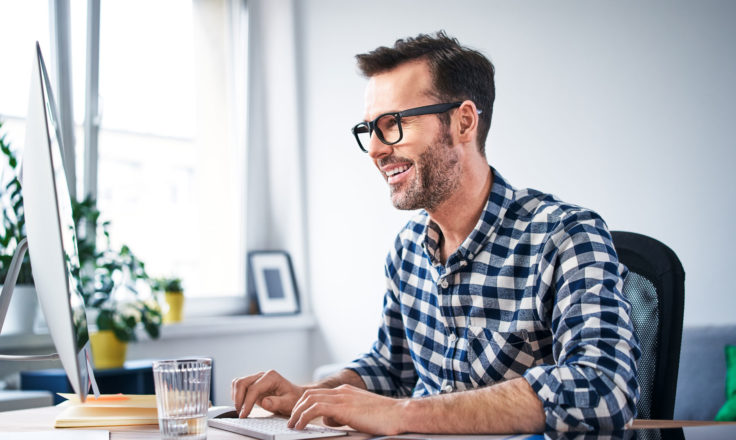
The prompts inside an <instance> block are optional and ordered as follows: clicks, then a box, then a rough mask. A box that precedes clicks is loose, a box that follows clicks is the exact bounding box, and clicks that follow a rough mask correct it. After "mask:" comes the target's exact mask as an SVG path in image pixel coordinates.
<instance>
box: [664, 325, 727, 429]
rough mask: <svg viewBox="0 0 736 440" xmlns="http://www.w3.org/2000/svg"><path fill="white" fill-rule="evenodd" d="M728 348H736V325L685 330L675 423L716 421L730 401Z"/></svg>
mask: <svg viewBox="0 0 736 440" xmlns="http://www.w3.org/2000/svg"><path fill="white" fill-rule="evenodd" d="M726 345H736V324H732V325H717V326H687V327H685V328H684V329H683V331H682V346H681V349H680V369H679V372H678V380H677V399H676V401H675V419H679V420H713V419H714V418H715V416H716V413H717V412H718V410H719V409H720V408H721V407H722V406H723V404H724V403H725V401H726V395H725V393H724V392H723V388H724V380H725V378H726V359H725V356H724V347H725V346H726Z"/></svg>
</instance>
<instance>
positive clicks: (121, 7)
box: [97, 0, 245, 296]
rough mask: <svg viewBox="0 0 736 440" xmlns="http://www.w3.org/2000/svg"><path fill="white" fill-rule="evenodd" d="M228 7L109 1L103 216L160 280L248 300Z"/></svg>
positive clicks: (105, 8) (105, 13) (103, 35)
mask: <svg viewBox="0 0 736 440" xmlns="http://www.w3.org/2000/svg"><path fill="white" fill-rule="evenodd" d="M227 8H228V2H225V1H219V2H218V1H206V0H202V1H194V2H192V3H189V2H182V1H180V0H167V1H156V2H150V1H146V0H134V1H126V2H105V3H103V4H102V8H101V13H100V15H101V17H100V59H99V66H100V71H99V77H100V81H99V95H100V102H99V105H100V109H101V111H100V113H101V119H100V133H99V153H98V157H99V159H98V168H97V170H98V191H97V194H98V207H99V209H100V211H101V212H102V213H103V215H104V216H105V217H106V218H109V219H110V221H111V227H110V235H111V237H112V239H113V243H114V244H115V245H118V246H119V245H121V244H123V243H125V244H127V245H128V246H130V248H131V249H132V250H133V251H134V252H135V253H136V254H137V255H138V256H139V257H140V258H141V259H142V260H143V261H144V262H146V267H147V270H148V272H149V274H151V275H153V276H157V275H158V276H163V275H167V276H168V275H176V276H179V277H182V278H183V280H184V287H185V289H186V290H187V295H189V296H228V295H242V294H243V292H244V289H245V287H244V286H245V270H244V268H245V257H244V256H245V250H244V245H243V237H242V236H243V230H244V224H245V223H244V188H245V184H244V173H245V152H244V146H243V144H242V143H238V142H237V141H236V136H235V135H234V134H235V132H236V130H237V129H236V128H235V127H236V126H237V125H238V124H239V121H235V120H234V118H233V111H234V110H235V109H236V108H237V107H236V105H237V104H236V103H235V102H233V99H237V94H236V92H235V91H234V90H235V89H237V86H236V82H237V81H243V82H244V81H245V78H238V77H236V76H235V75H234V74H233V62H232V57H231V54H232V53H233V52H234V51H233V48H232V46H233V38H232V35H233V29H232V25H231V24H230V22H229V17H230V14H229V11H228V9H227Z"/></svg>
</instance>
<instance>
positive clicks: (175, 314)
mask: <svg viewBox="0 0 736 440" xmlns="http://www.w3.org/2000/svg"><path fill="white" fill-rule="evenodd" d="M154 286H155V289H156V290H157V291H159V292H164V300H165V301H166V306H167V309H166V313H164V318H163V322H164V324H173V323H175V322H181V320H182V317H183V311H184V288H183V287H182V284H181V278H177V277H172V278H158V279H157V280H156V281H155V283H154Z"/></svg>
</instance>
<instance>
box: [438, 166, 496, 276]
mask: <svg viewBox="0 0 736 440" xmlns="http://www.w3.org/2000/svg"><path fill="white" fill-rule="evenodd" d="M467 170H468V172H467V173H464V174H463V176H461V179H462V182H461V184H460V187H459V188H458V189H457V191H456V192H455V194H453V195H452V196H451V197H450V198H449V199H447V200H446V201H445V202H443V203H442V204H441V205H440V206H439V207H438V208H437V209H435V210H434V211H432V212H430V213H429V217H430V219H432V221H433V222H435V223H436V224H437V226H439V228H440V230H441V231H442V236H441V237H440V243H439V246H440V258H441V260H442V264H444V263H445V262H446V261H447V258H448V257H449V256H450V255H452V254H453V253H454V252H455V251H456V250H457V248H458V247H460V245H461V244H462V243H463V241H465V239H466V238H467V237H468V235H470V233H471V232H472V231H473V228H474V227H475V225H476V224H477V223H478V219H479V218H480V216H481V213H482V212H483V209H484V208H485V206H486V203H487V202H488V196H489V195H490V193H491V187H492V186H493V174H492V173H491V169H490V167H489V166H488V164H477V165H475V164H474V166H471V167H468V168H467Z"/></svg>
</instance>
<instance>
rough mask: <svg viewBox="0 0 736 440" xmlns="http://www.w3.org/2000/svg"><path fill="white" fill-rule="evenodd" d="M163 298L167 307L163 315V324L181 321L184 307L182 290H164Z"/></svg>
mask: <svg viewBox="0 0 736 440" xmlns="http://www.w3.org/2000/svg"><path fill="white" fill-rule="evenodd" d="M164 299H165V300H166V304H167V305H168V306H169V309H168V310H167V311H166V314H165V315H164V319H163V321H164V324H172V323H174V322H181V319H182V315H183V313H182V312H183V309H184V293H183V292H165V293H164Z"/></svg>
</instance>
